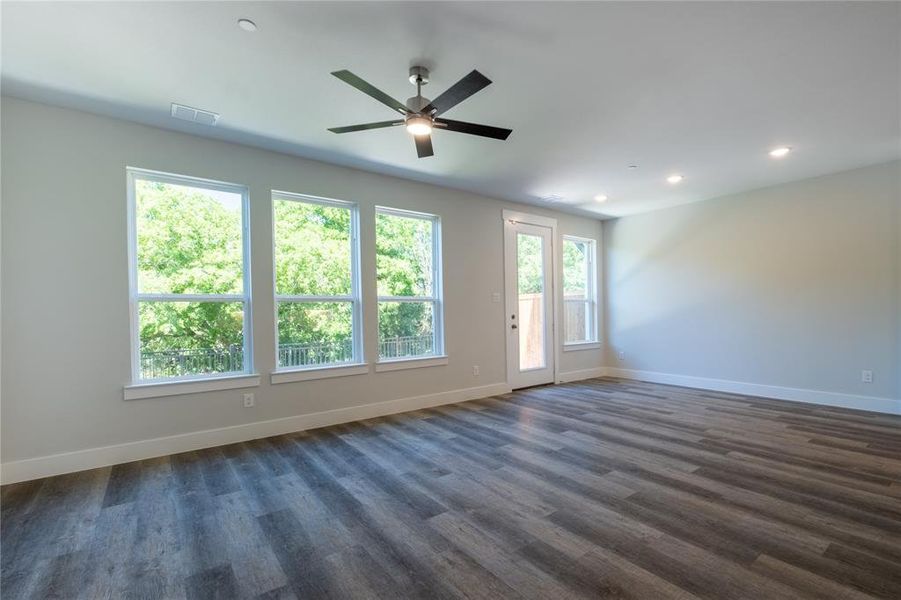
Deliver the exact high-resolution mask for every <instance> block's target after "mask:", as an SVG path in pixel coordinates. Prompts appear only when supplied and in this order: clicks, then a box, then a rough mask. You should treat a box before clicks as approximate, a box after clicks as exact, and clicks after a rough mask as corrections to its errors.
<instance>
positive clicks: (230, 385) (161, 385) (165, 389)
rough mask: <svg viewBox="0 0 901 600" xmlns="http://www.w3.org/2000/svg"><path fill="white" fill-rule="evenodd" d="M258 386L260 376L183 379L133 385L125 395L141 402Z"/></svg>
mask: <svg viewBox="0 0 901 600" xmlns="http://www.w3.org/2000/svg"><path fill="white" fill-rule="evenodd" d="M258 385H260V376H259V375H223V376H222V377H204V378H198V379H181V380H178V381H158V382H153V383H133V384H131V385H126V386H125V391H124V394H125V399H126V400H140V399H141V398H161V397H163V396H180V395H182V394H198V393H201V392H217V391H220V390H234V389H238V388H248V387H256V386H258Z"/></svg>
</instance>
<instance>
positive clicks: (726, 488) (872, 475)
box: [2, 379, 901, 600]
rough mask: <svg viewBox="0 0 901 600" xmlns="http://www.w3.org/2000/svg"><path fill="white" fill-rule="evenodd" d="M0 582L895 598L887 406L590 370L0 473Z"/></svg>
mask: <svg viewBox="0 0 901 600" xmlns="http://www.w3.org/2000/svg"><path fill="white" fill-rule="evenodd" d="M2 597H3V600H13V599H17V598H65V599H74V598H91V599H94V598H148V599H149V598H192V599H193V598H272V599H275V598H279V599H285V598H325V597H332V598H462V597H468V598H577V597H580V598H598V597H611V598H641V599H657V598H695V597H697V598H749V599H751V598H753V599H771V598H869V597H881V598H901V418H899V417H891V416H886V415H877V414H874V413H863V412H853V411H846V410H841V409H833V408H827V407H819V406H813V405H804V404H794V403H787V402H780V401H776V400H766V399H759V398H747V397H742V396H735V395H730V394H722V393H716V392H706V391H700V390H690V389H685V388H676V387H668V386H662V385H654V384H645V383H637V382H625V381H616V380H612V379H598V380H591V381H586V382H580V383H575V384H567V385H561V386H555V387H545V388H535V389H530V390H524V391H521V392H517V393H514V394H511V395H508V396H504V397H500V398H492V399H487V400H481V401H476V402H469V403H466V404H460V405H455V406H447V407H442V408H437V409H432V410H426V411H419V412H416V413H408V414H404V415H398V416H394V417H388V418H382V419H374V420H371V421H366V422H362V423H356V424H352V425H344V426H338V427H330V428H326V429H320V430H316V431H311V432H305V433H298V434H292V435H286V436H281V437H275V438H269V439H265V440H259V441H254V442H248V443H243V444H235V445H232V446H226V447H221V448H214V449H210V450H204V451H199V452H190V453H186V454H179V455H176V456H171V457H165V458H160V459H154V460H146V461H141V462H136V463H131V464H126V465H119V466H115V467H112V468H104V469H96V470H93V471H87V472H83V473H77V474H72V475H65V476H60V477H53V478H48V479H43V480H39V481H33V482H28V483H22V484H16V485H11V486H6V487H4V488H3V490H2Z"/></svg>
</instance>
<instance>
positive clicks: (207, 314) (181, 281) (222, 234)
mask: <svg viewBox="0 0 901 600" xmlns="http://www.w3.org/2000/svg"><path fill="white" fill-rule="evenodd" d="M231 196H235V198H219V199H217V198H216V197H214V196H212V195H209V194H206V193H203V192H202V191H201V190H197V189H194V188H189V187H183V186H177V185H171V184H164V183H159V182H151V181H144V180H139V181H138V182H137V189H136V212H137V214H136V217H137V222H138V231H137V246H138V256H137V259H138V289H139V291H140V292H142V293H165V294H240V293H241V292H242V286H243V275H242V264H243V260H242V245H241V205H240V196H237V195H236V194H231ZM243 317H244V315H243V310H242V306H241V304H240V303H234V302H228V303H226V302H145V303H142V305H141V306H140V310H139V321H140V336H141V347H142V350H143V351H144V352H160V351H166V350H184V349H188V350H190V349H221V350H225V349H227V348H229V347H232V346H240V345H241V343H242V337H243V333H242V331H243Z"/></svg>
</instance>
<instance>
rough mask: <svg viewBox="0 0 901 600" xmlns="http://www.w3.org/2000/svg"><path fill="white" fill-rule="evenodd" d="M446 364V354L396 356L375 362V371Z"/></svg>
mask: <svg viewBox="0 0 901 600" xmlns="http://www.w3.org/2000/svg"><path fill="white" fill-rule="evenodd" d="M446 364H447V356H445V355H439V356H434V355H432V356H423V357H420V358H398V359H395V360H383V361H381V362H377V363H375V370H376V372H377V373H382V372H385V371H401V370H403V369H420V368H422V367H440V366H441V365H446Z"/></svg>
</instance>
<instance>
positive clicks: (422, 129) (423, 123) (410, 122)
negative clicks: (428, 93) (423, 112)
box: [407, 116, 432, 135]
mask: <svg viewBox="0 0 901 600" xmlns="http://www.w3.org/2000/svg"><path fill="white" fill-rule="evenodd" d="M407 131H409V132H410V133H412V134H413V135H429V134H430V133H432V120H431V119H429V118H428V117H421V116H416V117H410V118H408V119H407Z"/></svg>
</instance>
